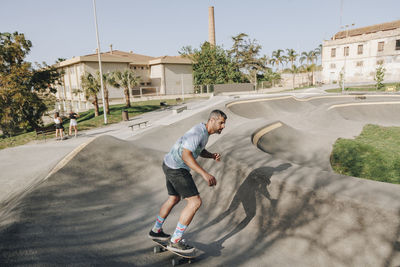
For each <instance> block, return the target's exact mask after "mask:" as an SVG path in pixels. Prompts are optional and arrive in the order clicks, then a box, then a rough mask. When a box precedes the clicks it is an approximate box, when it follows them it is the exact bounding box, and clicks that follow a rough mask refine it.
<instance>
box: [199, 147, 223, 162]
mask: <svg viewBox="0 0 400 267" xmlns="http://www.w3.org/2000/svg"><path fill="white" fill-rule="evenodd" d="M200 157H202V158H208V159H214V160H216V161H220V160H221V155H220V154H219V153H210V152H208V151H207V150H206V149H203V151H201V153H200Z"/></svg>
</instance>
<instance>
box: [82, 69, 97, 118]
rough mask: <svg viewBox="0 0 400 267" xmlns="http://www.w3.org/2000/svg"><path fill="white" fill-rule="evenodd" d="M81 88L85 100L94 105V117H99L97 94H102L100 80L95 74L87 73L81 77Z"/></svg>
mask: <svg viewBox="0 0 400 267" xmlns="http://www.w3.org/2000/svg"><path fill="white" fill-rule="evenodd" d="M81 86H82V89H83V93H84V94H85V98H86V100H88V101H91V102H92V104H93V105H94V116H95V117H97V116H99V99H98V97H97V94H98V93H99V92H100V79H99V77H95V76H94V75H93V74H91V73H89V72H86V73H85V74H83V75H82V76H81Z"/></svg>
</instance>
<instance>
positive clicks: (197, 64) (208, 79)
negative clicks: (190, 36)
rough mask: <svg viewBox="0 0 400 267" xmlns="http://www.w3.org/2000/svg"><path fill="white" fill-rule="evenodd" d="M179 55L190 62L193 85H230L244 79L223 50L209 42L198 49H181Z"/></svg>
mask: <svg viewBox="0 0 400 267" xmlns="http://www.w3.org/2000/svg"><path fill="white" fill-rule="evenodd" d="M179 54H181V55H182V56H184V57H187V58H189V59H190V60H192V62H193V83H194V84H195V85H209V84H221V83H232V82H240V81H241V80H243V79H244V77H242V74H241V73H240V72H239V71H237V67H236V65H235V64H234V63H233V62H232V61H231V59H230V58H229V57H228V56H227V53H226V52H225V50H223V49H222V48H221V47H219V46H214V45H211V44H210V43H209V42H204V43H203V44H202V45H201V46H200V49H192V48H191V47H190V46H186V47H183V48H182V49H181V51H180V52H179Z"/></svg>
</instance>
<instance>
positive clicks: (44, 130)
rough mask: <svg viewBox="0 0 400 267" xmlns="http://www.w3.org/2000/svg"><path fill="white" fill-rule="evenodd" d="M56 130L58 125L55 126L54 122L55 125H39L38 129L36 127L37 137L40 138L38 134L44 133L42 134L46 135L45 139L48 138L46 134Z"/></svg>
mask: <svg viewBox="0 0 400 267" xmlns="http://www.w3.org/2000/svg"><path fill="white" fill-rule="evenodd" d="M55 130H56V127H55V126H54V124H53V125H49V126H46V127H39V128H36V129H35V132H36V139H37V138H38V136H39V135H40V134H42V135H43V136H44V140H46V135H49V134H54V133H55Z"/></svg>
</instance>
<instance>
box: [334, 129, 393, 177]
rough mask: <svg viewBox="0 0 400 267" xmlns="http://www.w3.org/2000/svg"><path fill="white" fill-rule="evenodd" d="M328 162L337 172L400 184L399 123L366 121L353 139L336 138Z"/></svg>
mask: <svg viewBox="0 0 400 267" xmlns="http://www.w3.org/2000/svg"><path fill="white" fill-rule="evenodd" d="M331 165H332V168H333V169H334V171H335V172H337V173H340V174H344V175H350V176H355V177H360V178H366V179H371V180H376V181H381V182H388V183H395V184H400V127H382V126H378V125H371V124H369V125H366V126H365V127H364V129H363V131H362V133H361V134H360V135H359V136H358V137H356V138H355V139H338V140H337V141H336V143H335V144H334V146H333V151H332V154H331Z"/></svg>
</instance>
